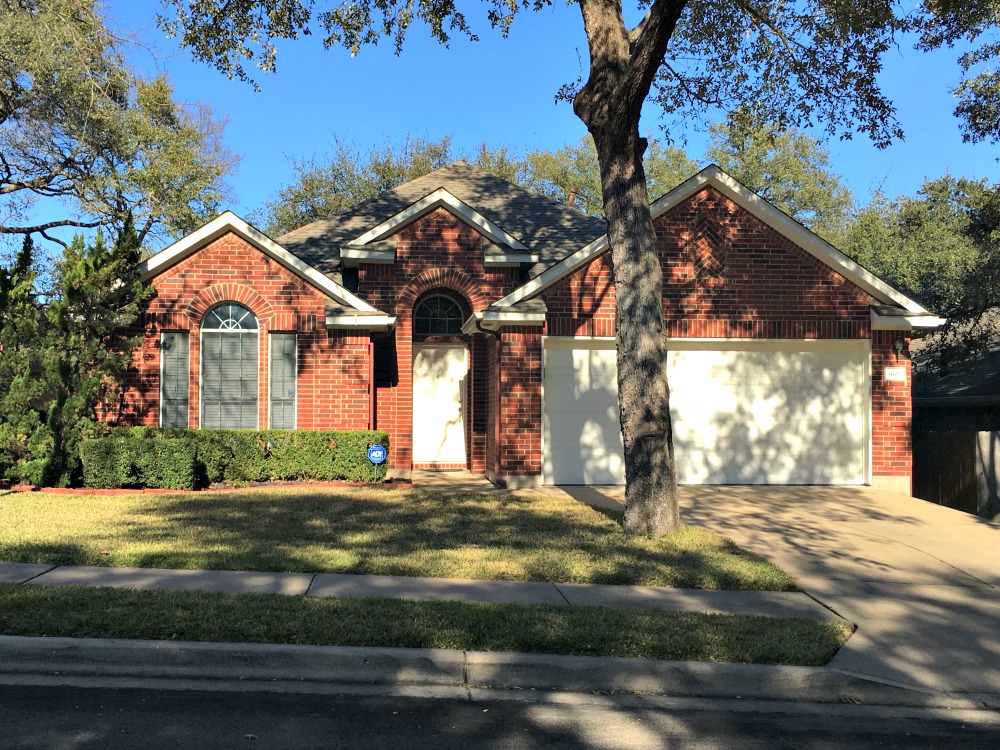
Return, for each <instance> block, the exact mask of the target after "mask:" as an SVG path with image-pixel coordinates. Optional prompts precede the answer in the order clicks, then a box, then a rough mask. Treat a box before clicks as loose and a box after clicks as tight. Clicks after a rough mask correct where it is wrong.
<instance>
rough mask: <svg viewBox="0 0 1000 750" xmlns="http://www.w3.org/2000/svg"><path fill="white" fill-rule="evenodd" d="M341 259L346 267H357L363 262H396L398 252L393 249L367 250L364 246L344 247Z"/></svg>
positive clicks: (341, 251) (384, 263) (383, 263)
mask: <svg viewBox="0 0 1000 750" xmlns="http://www.w3.org/2000/svg"><path fill="white" fill-rule="evenodd" d="M340 260H341V262H342V263H343V264H344V267H345V268H357V267H358V266H359V265H361V264H362V263H379V264H382V265H386V264H392V263H395V262H396V253H395V251H391V250H366V249H365V248H362V247H342V248H341V249H340Z"/></svg>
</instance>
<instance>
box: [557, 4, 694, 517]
mask: <svg viewBox="0 0 1000 750" xmlns="http://www.w3.org/2000/svg"><path fill="white" fill-rule="evenodd" d="M579 2H580V9H581V12H582V13H583V20H584V26H585V28H586V31H587V41H588V44H589V47H590V78H589V79H588V81H587V83H586V85H585V86H584V87H583V88H582V89H581V90H580V91H579V93H578V94H577V95H576V98H575V99H574V101H573V109H574V110H575V112H576V114H577V116H578V117H579V118H580V119H581V120H583V122H584V124H585V125H586V126H587V129H588V130H589V131H590V134H591V135H592V136H593V138H594V143H595V144H596V146H597V158H598V163H599V164H600V169H601V189H602V191H603V194H604V216H605V218H606V219H607V222H608V239H609V240H610V244H611V261H612V264H613V272H614V281H615V339H616V342H617V348H618V401H619V404H620V406H621V428H622V437H623V439H624V443H625V531H626V532H627V533H629V534H648V535H651V536H659V535H661V534H666V533H669V532H672V531H676V530H677V528H678V527H679V525H680V516H679V513H678V508H677V478H676V472H675V469H674V452H673V440H672V435H671V428H670V406H669V389H668V387H667V348H666V339H665V337H664V329H663V273H662V271H661V268H660V260H659V255H658V254H657V252H656V232H655V231H654V229H653V220H652V217H651V215H650V211H649V195H648V193H647V191H646V173H645V170H644V168H643V164H642V157H643V153H644V152H645V150H646V141H645V139H644V138H641V137H640V136H639V115H640V113H641V111H642V104H643V102H644V101H645V99H646V96H647V94H648V93H649V88H650V85H651V83H652V80H653V77H654V76H655V74H656V70H657V69H658V68H659V65H660V63H661V61H662V60H663V55H664V53H665V51H666V46H667V41H668V40H669V38H670V35H671V34H672V33H673V29H674V27H675V25H676V22H677V19H678V18H679V17H680V14H681V12H682V11H683V8H684V5H685V2H686V0H654V2H653V3H652V5H651V6H650V9H649V11H648V12H647V14H646V17H645V19H643V21H642V23H640V24H639V25H638V26H637V27H636V28H635V29H633V30H632V31H629V29H628V28H626V26H625V24H624V21H623V19H622V15H621V5H620V3H619V2H618V0H579Z"/></svg>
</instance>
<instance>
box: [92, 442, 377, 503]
mask: <svg viewBox="0 0 1000 750" xmlns="http://www.w3.org/2000/svg"><path fill="white" fill-rule="evenodd" d="M374 443H380V444H382V445H384V446H386V448H388V446H389V434H388V433H387V432H382V431H380V430H354V431H330V432H311V431H304V430H261V431H249V430H190V429H181V428H163V429H157V428H151V427H116V428H114V429H112V430H111V435H110V436H109V437H107V438H99V439H96V440H91V441H87V442H86V443H85V444H84V445H86V446H87V447H86V450H81V454H84V453H85V454H86V456H87V457H86V458H85V459H84V461H83V463H84V484H85V485H86V486H87V487H143V486H144V487H166V488H170V489H188V488H189V487H188V486H187V485H185V486H184V487H180V486H177V484H176V483H177V482H179V481H182V480H181V477H186V476H187V474H186V472H187V469H186V468H185V467H187V466H188V459H187V456H188V455H190V456H191V457H192V458H191V461H190V466H191V467H192V471H193V480H192V484H191V487H205V486H207V485H209V484H214V483H216V482H232V483H234V484H245V483H248V482H266V481H282V480H297V479H305V480H310V479H311V480H316V481H330V480H337V479H342V480H347V481H353V482H370V481H372V480H373V479H374V480H376V481H380V480H381V479H384V474H385V466H384V465H383V466H381V467H379V469H378V471H377V473H376V471H375V470H374V469H373V467H372V465H371V463H370V462H369V461H368V456H367V450H368V447H369V446H371V445H373V444H374ZM161 445H171V446H177V445H184V446H185V448H184V451H183V452H177V451H178V450H179V449H178V448H176V447H174V448H171V449H169V450H168V449H167V448H161V447H159V446H161ZM174 462H178V466H177V467H172V466H171V464H173V463H174ZM185 481H186V480H185ZM164 482H172V484H165V483H164Z"/></svg>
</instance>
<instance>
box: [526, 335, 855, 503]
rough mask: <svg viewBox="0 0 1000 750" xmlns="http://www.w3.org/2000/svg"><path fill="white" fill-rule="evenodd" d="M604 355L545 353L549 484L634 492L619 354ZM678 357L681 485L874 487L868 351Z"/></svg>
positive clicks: (675, 401) (682, 346)
mask: <svg viewBox="0 0 1000 750" xmlns="http://www.w3.org/2000/svg"><path fill="white" fill-rule="evenodd" d="M595 343H597V342H589V344H588V345H587V347H586V348H581V349H571V348H562V347H559V346H556V347H552V348H549V346H548V345H547V347H546V370H545V412H544V419H545V424H544V437H543V440H544V441H545V446H546V451H545V454H546V455H545V477H546V481H548V482H550V483H623V482H624V462H623V461H622V460H621V458H620V457H621V454H622V444H621V432H620V428H619V424H618V402H617V388H616V375H615V372H616V371H615V367H614V364H615V352H614V348H613V346H614V345H613V342H600V343H598V344H597V346H595ZM602 345H603V347H604V348H603V349H601V348H600V346H602ZM564 346H565V344H563V347H564ZM671 346H672V347H673V348H672V350H671V351H670V352H669V356H668V375H669V381H670V392H671V393H670V406H671V409H670V411H671V417H672V421H673V429H674V448H675V458H676V461H677V474H678V481H679V482H681V483H682V484H860V483H863V482H864V480H865V477H866V463H867V458H866V456H867V453H866V450H867V439H868V438H867V418H866V413H867V409H868V395H867V393H868V390H867V366H866V362H867V358H868V356H869V355H868V349H867V346H865V345H864V344H863V343H862V344H858V343H857V342H851V343H850V344H846V345H842V344H836V343H835V344H831V343H829V342H824V344H822V345H819V346H807V347H804V346H803V345H802V344H801V343H800V342H799V343H791V342H789V343H785V342H726V343H724V344H723V343H720V342H671ZM796 347H798V348H796ZM553 365H554V366H553Z"/></svg>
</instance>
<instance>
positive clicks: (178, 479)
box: [80, 437, 197, 490]
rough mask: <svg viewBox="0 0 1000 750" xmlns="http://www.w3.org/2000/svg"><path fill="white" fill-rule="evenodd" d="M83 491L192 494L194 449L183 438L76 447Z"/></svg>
mask: <svg viewBox="0 0 1000 750" xmlns="http://www.w3.org/2000/svg"><path fill="white" fill-rule="evenodd" d="M80 461H81V463H82V464H83V484H84V486H85V487H106V488H112V487H115V488H116V487H162V488H165V489H171V490H193V489H194V488H195V484H196V478H197V469H196V459H195V447H194V445H193V444H192V443H191V442H190V441H188V440H184V439H183V438H173V439H163V440H144V439H142V438H136V437H111V438H98V439H96V440H85V441H83V442H82V443H81V444H80Z"/></svg>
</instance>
